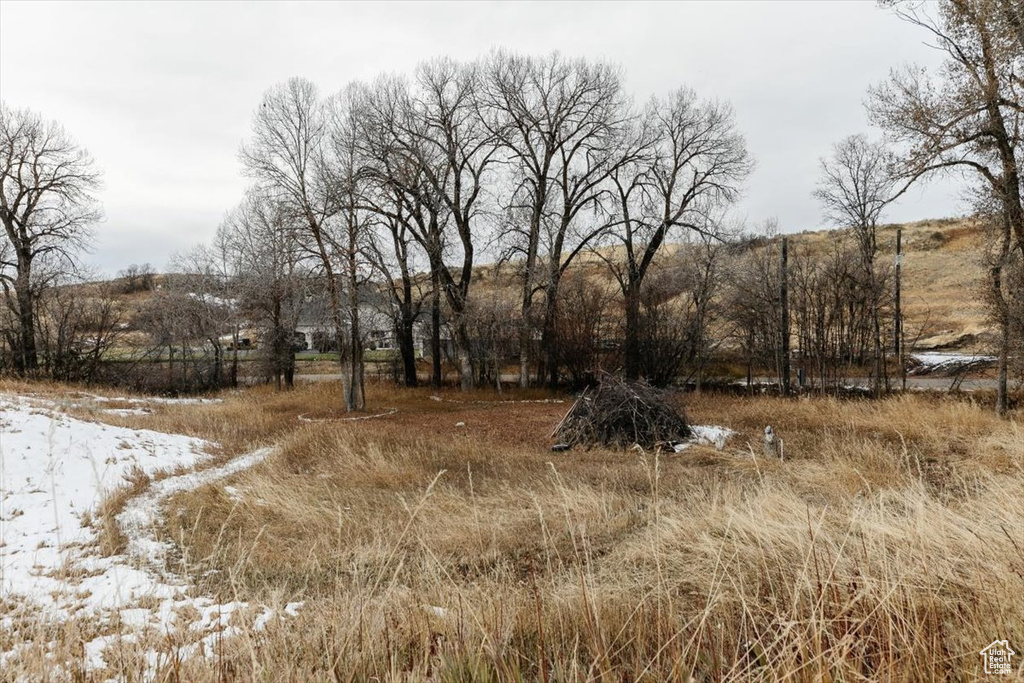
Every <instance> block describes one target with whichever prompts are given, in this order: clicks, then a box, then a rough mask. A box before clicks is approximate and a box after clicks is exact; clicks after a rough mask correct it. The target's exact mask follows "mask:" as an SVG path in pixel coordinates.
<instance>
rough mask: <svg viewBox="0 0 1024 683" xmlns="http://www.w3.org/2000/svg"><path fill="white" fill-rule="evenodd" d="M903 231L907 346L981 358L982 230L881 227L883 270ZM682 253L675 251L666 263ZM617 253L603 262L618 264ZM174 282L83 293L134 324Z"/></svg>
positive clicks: (160, 278) (491, 275) (986, 335)
mask: <svg viewBox="0 0 1024 683" xmlns="http://www.w3.org/2000/svg"><path fill="white" fill-rule="evenodd" d="M897 228H902V229H903V251H904V258H903V301H904V304H903V309H904V313H905V318H906V323H905V329H906V333H907V336H908V340H910V341H914V340H915V338H916V341H917V343H916V346H917V347H918V348H923V349H935V348H956V349H963V350H976V349H978V348H979V347H981V346H983V345H984V343H985V342H986V341H988V340H989V339H990V338H991V325H990V323H989V322H988V320H987V315H986V311H985V307H984V303H983V300H982V296H983V287H984V276H985V273H984V270H983V267H982V255H983V251H984V247H985V240H984V235H983V233H982V229H981V226H980V225H979V224H977V223H976V222H975V221H973V220H971V219H935V220H925V221H919V222H915V223H906V224H891V225H885V226H882V227H881V228H880V230H879V233H878V245H879V250H880V252H881V253H880V256H879V262H882V263H892V260H893V257H894V255H895V240H896V230H897ZM789 237H790V243H791V244H792V245H793V250H794V252H795V253H801V252H803V253H809V254H810V255H811V256H812V257H819V256H820V257H824V256H825V255H826V254H827V252H828V251H829V249H830V248H831V245H832V244H834V243H835V242H836V241H837V240H841V239H843V237H844V234H843V231H840V230H819V231H813V232H802V233H796V234H791V235H789ZM681 249H683V248H682V247H680V246H679V245H669V246H668V248H667V249H665V250H664V256H663V258H673V257H677V256H678V255H679V254H680V250H681ZM614 251H615V250H614V248H606V249H604V250H603V256H605V257H606V258H607V257H612V258H613V257H614ZM575 270H576V271H577V272H584V273H585V277H587V278H588V279H591V278H592V279H594V280H595V281H600V284H601V286H602V287H604V288H606V289H607V290H608V291H609V293H610V294H612V295H613V293H614V289H615V286H614V283H613V281H612V279H611V276H610V275H609V274H608V272H607V268H606V266H605V264H604V262H603V261H602V260H601V259H600V258H598V257H597V256H594V255H589V256H587V255H584V256H581V257H580V259H578V262H577V266H576V267H575ZM173 277H174V276H173V275H157V276H156V277H155V281H154V282H155V287H154V289H152V290H149V291H140V292H133V293H130V294H125V293H120V289H119V282H118V281H117V280H114V281H110V282H103V283H90V284H88V285H83V286H80V289H79V291H80V292H81V295H83V296H99V295H100V294H101V293H105V294H106V295H113V296H114V297H116V299H117V302H118V308H119V310H120V312H121V315H122V318H123V319H125V320H126V321H130V320H131V319H132V318H133V317H134V316H135V315H136V314H137V313H139V312H140V311H142V310H143V309H144V308H145V307H146V305H147V304H148V303H149V301H150V300H151V299H152V298H153V297H154V296H156V295H157V294H158V293H159V291H160V290H161V289H162V288H164V287H167V286H169V285H170V284H171V280H170V279H171V278H173ZM473 291H474V292H475V293H476V295H477V296H478V297H484V298H485V299H486V298H487V297H492V296H497V297H499V298H501V299H506V298H507V299H508V302H509V304H510V305H515V302H517V301H518V298H519V295H520V292H519V284H518V282H517V281H516V267H515V264H505V265H503V266H500V267H498V266H495V265H494V264H480V265H479V266H478V267H477V269H476V272H475V280H474V290H473Z"/></svg>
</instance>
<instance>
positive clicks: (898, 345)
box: [892, 228, 907, 391]
mask: <svg viewBox="0 0 1024 683" xmlns="http://www.w3.org/2000/svg"><path fill="white" fill-rule="evenodd" d="M902 268H903V228H896V277H895V284H894V286H895V288H896V291H895V292H894V293H893V301H894V307H893V309H894V311H893V325H892V339H893V347H894V348H893V350H894V351H895V352H896V362H897V363H899V364H900V382H901V389H902V390H903V391H906V390H907V365H906V363H904V362H903V306H902V291H901V284H902V283H901V282H900V278H901V277H902V275H901V270H902Z"/></svg>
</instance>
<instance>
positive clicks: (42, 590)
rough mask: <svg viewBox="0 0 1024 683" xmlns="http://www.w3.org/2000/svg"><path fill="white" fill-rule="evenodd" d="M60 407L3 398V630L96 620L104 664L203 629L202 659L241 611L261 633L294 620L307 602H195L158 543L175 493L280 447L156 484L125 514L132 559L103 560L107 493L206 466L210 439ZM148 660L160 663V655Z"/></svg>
mask: <svg viewBox="0 0 1024 683" xmlns="http://www.w3.org/2000/svg"><path fill="white" fill-rule="evenodd" d="M112 400H113V399H112ZM117 400H120V399H117ZM54 405H55V404H54V403H53V402H51V401H41V400H32V399H28V398H25V397H15V396H2V395H0V604H4V605H5V606H10V607H11V608H10V609H8V610H7V612H6V613H5V614H4V615H2V616H0V628H2V629H11V628H15V627H16V624H17V623H19V621H20V620H22V619H25V618H28V619H29V620H38V619H42V620H50V621H56V622H60V621H63V620H66V619H68V618H70V617H72V616H86V617H94V618H95V619H96V623H97V624H98V625H99V627H100V628H101V633H103V634H102V635H100V636H99V637H97V638H95V639H93V640H91V641H90V642H87V643H85V644H84V648H85V649H84V652H85V657H86V664H87V666H89V667H91V668H95V669H99V668H102V667H103V652H104V650H105V648H106V647H107V645H108V644H110V643H112V642H120V643H125V642H141V641H139V640H138V639H140V638H142V637H143V636H144V635H145V634H147V633H161V634H166V633H169V632H171V631H174V630H176V631H178V632H182V631H194V632H196V633H197V637H198V639H197V640H196V641H195V642H194V643H193V644H192V645H191V646H189V647H188V648H186V649H185V650H184V651H183V652H182V655H183V656H188V655H190V654H193V653H200V654H201V653H202V652H203V651H204V648H205V647H207V646H208V644H209V642H212V641H210V639H211V638H219V637H225V636H227V635H228V634H229V633H230V632H232V631H231V629H233V628H234V626H229V623H228V622H229V621H232V619H233V617H232V615H233V614H235V613H236V612H237V613H240V614H239V617H240V619H253V626H254V628H256V629H257V630H258V629H261V628H263V627H265V626H266V624H267V623H269V622H270V621H271V620H272V619H273V618H275V617H278V618H279V617H281V616H282V615H285V616H294V614H295V611H296V610H297V609H298V608H299V607H301V605H300V604H298V603H289V605H288V606H287V607H286V608H285V610H284V611H283V612H276V611H275V610H272V609H270V608H268V607H265V606H250V605H248V604H247V603H244V602H230V603H226V604H224V603H218V602H216V601H215V600H213V599H212V598H209V597H203V596H199V597H195V596H192V595H191V593H192V592H193V588H192V586H190V585H189V584H188V582H187V581H186V580H185V579H184V578H182V577H177V576H174V575H172V574H169V573H168V572H167V571H166V570H165V567H164V559H165V557H166V553H167V550H168V546H167V545H166V544H164V543H162V542H160V541H159V540H158V539H157V537H156V527H157V522H158V521H159V515H160V510H161V507H162V504H163V503H164V502H165V500H166V499H167V497H169V496H170V495H173V494H174V493H178V492H181V491H187V490H192V489H194V488H197V487H199V486H202V485H204V484H206V483H209V482H212V481H215V480H217V479H221V478H224V477H227V476H230V475H231V474H234V473H236V472H239V471H241V470H243V469H245V468H247V467H251V466H253V465H254V464H256V463H258V462H260V461H261V460H262V459H263V458H265V457H266V456H267V454H268V453H269V449H261V450H258V451H255V452H253V453H250V454H248V455H246V456H242V457H240V458H236V459H234V460H231V461H229V462H228V463H227V464H225V465H222V466H220V467H215V468H207V469H204V470H199V471H187V472H185V473H184V474H179V475H177V476H169V477H166V478H163V479H160V480H158V481H156V482H154V483H152V484H150V485H149V486H148V487H147V489H146V490H145V492H144V493H142V494H141V495H139V496H137V497H135V498H133V499H130V500H129V501H128V502H127V503H126V505H125V508H124V510H123V511H122V512H121V513H120V514H119V515H118V517H117V521H118V524H119V526H120V528H121V531H122V532H123V533H124V534H125V536H126V537H127V539H128V556H112V557H101V556H100V555H99V552H98V548H97V547H96V540H97V536H96V532H95V531H94V529H92V528H91V527H90V526H88V525H86V524H85V523H86V522H88V521H89V520H90V518H91V516H92V514H93V513H94V512H95V509H96V506H97V505H98V504H99V503H100V501H101V500H102V498H103V497H104V495H105V494H107V493H109V492H110V491H111V490H113V489H114V488H115V487H117V486H118V485H119V484H121V483H123V482H124V480H125V475H127V474H129V473H131V475H132V476H143V475H153V474H155V473H157V472H158V471H174V470H178V469H188V468H192V467H195V466H196V465H198V464H202V463H203V461H204V460H205V459H206V458H207V456H206V455H205V451H206V450H207V449H208V447H209V446H210V445H211V444H209V443H208V442H204V441H202V440H200V439H195V438H191V437H187V436H181V435H174V434H162V433H159V432H153V431H148V430H138V429H126V428H122V427H114V426H110V425H104V424H98V423H93V422H85V421H82V420H78V419H75V418H72V417H69V416H67V415H64V414H61V413H60V412H57V411H56V410H54V409H53V406H54ZM183 614H187V615H189V616H188V618H187V619H183V618H182V617H181V615H183ZM196 615H198V616H196ZM112 630H113V631H115V632H113V633H109V631H112ZM103 631H108V632H106V633H104V632H103ZM208 641H209V642H208ZM25 645H26V643H16V645H15V647H14V648H12V649H11V650H10V651H8V652H0V665H3V664H4V663H6V662H9V661H10V660H12V659H13V658H16V657H17V656H18V653H19V651H21V650H23V649H24V646H25ZM149 655H151V656H149ZM149 655H147V659H149V660H151V661H152V662H155V661H156V660H157V657H156V654H155V653H152V652H151V653H149ZM154 666H155V664H154Z"/></svg>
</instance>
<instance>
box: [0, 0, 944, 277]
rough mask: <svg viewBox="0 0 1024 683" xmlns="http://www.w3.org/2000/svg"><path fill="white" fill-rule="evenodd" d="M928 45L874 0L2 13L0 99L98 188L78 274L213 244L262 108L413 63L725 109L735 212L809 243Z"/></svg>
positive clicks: (917, 201) (929, 56) (34, 6)
mask: <svg viewBox="0 0 1024 683" xmlns="http://www.w3.org/2000/svg"><path fill="white" fill-rule="evenodd" d="M924 39H925V36H924V35H923V34H922V33H921V32H920V31H919V30H914V29H913V28H912V27H910V26H908V25H906V24H904V23H903V22H901V21H899V20H898V19H896V18H895V17H894V16H892V14H891V13H890V12H889V11H887V10H884V9H879V8H878V7H877V6H876V5H875V3H874V2H872V1H870V0H847V1H845V2H840V1H838V0H834V1H826V0H817V1H810V0H807V1H800V2H774V1H767V0H761V1H757V2H739V1H736V2H707V3H704V2H680V3H667V2H660V3H651V4H641V3H637V2H631V3H628V4H627V3H621V4H620V3H596V2H595V3H583V2H577V3H565V4H556V3H552V2H544V3H536V4H533V3H526V2H508V3H484V2H477V3H469V2H457V3H428V2H415V3H392V4H383V3H381V4H355V3H337V4H330V3H327V2H306V3H270V2H225V3H215V2H155V3H145V2H133V3H127V2H111V3H101V2H74V3H61V2H10V1H7V0H4V1H0V97H2V98H3V99H4V101H6V103H7V104H8V106H12V107H29V108H32V109H34V110H37V111H39V112H40V113H42V114H43V115H44V116H46V117H47V118H53V119H57V120H59V121H60V122H61V123H63V124H64V125H65V127H66V128H67V129H68V130H69V131H70V132H71V133H72V134H73V135H74V136H75V138H76V139H77V140H78V141H79V142H80V143H81V144H82V145H83V146H85V147H86V148H88V149H89V151H90V152H91V153H92V154H93V156H94V157H95V158H96V160H97V162H98V164H99V167H100V168H101V169H102V170H103V174H104V187H103V191H102V194H101V199H102V202H103V206H104V210H105V214H106V218H105V220H104V222H103V224H102V225H100V226H99V228H98V230H97V234H98V242H97V245H96V251H95V253H94V254H92V255H91V256H90V257H89V258H88V261H89V262H90V263H91V264H92V265H93V266H94V267H95V268H96V269H97V270H98V271H100V272H103V273H108V274H113V273H116V271H117V270H119V269H121V268H123V267H125V266H126V265H128V264H130V263H142V262H149V263H152V264H153V265H154V266H156V267H157V268H158V269H163V268H164V267H165V266H166V264H167V260H168V257H169V256H170V254H171V253H173V252H174V251H177V250H181V249H185V248H187V247H189V246H190V245H192V244H196V243H199V242H205V241H208V240H209V238H210V237H211V236H212V234H213V232H214V230H215V229H216V227H217V224H218V223H219V222H220V220H221V219H222V217H223V215H224V213H225V211H227V210H228V209H230V208H231V207H232V206H233V205H234V204H235V203H237V202H238V200H239V199H240V198H241V196H242V192H243V189H244V187H245V184H246V181H245V179H244V178H243V177H242V176H241V173H240V166H239V163H238V159H237V152H238V147H239V144H240V143H241V142H242V141H243V140H244V139H245V138H246V137H247V135H248V131H249V125H250V117H251V114H252V112H253V110H254V109H255V107H256V104H257V103H258V101H259V99H260V97H261V95H262V93H263V91H264V90H266V89H267V88H268V87H270V86H271V85H273V84H275V83H277V82H279V81H282V80H284V79H286V78H288V77H290V76H295V75H300V76H305V77H307V78H310V79H312V80H313V81H314V82H316V83H317V84H318V85H319V86H320V88H321V90H322V91H323V92H325V93H330V92H334V91H336V90H340V89H341V88H342V87H343V86H344V85H345V84H346V83H347V82H349V81H352V80H356V79H362V80H369V79H372V78H373V77H374V76H376V75H377V74H379V73H381V72H383V71H392V72H409V71H411V69H412V68H413V67H414V66H415V64H416V63H417V62H419V61H421V60H424V59H427V58H430V57H434V56H438V55H450V56H452V57H455V58H460V59H471V58H473V57H476V56H478V55H481V54H483V53H485V52H487V51H488V50H490V49H491V48H492V47H498V46H502V47H507V48H511V49H514V50H518V51H522V52H528V53H535V54H541V53H546V52H549V51H552V50H556V49H557V50H560V51H561V52H562V53H564V54H566V55H568V56H585V57H591V58H600V59H607V60H610V61H613V62H617V63H619V64H621V65H622V66H623V67H624V69H625V72H626V77H627V82H628V87H629V89H630V90H631V91H632V93H633V94H634V95H635V96H636V98H637V99H638V100H641V101H642V100H644V99H646V98H647V97H649V96H650V95H651V94H654V93H664V92H667V91H669V90H671V89H673V88H675V87H677V86H679V85H682V84H686V85H690V86H692V87H693V88H695V89H696V90H697V92H698V93H699V94H701V95H703V96H710V97H717V98H721V99H725V100H728V101H730V102H732V104H733V105H734V107H735V109H736V114H737V118H738V121H739V127H740V130H741V131H743V133H744V134H745V135H746V138H747V143H748V146H749V149H750V151H751V153H752V154H753V156H754V157H755V159H756V160H757V170H756V171H755V173H754V174H753V175H752V176H751V178H750V180H749V182H748V186H747V191H746V196H745V197H744V199H743V201H742V203H741V204H740V206H739V207H738V213H739V214H740V215H743V216H746V218H747V219H748V220H749V221H751V222H752V223H756V222H759V221H762V220H763V219H765V218H768V217H770V216H777V217H778V219H779V222H780V225H781V227H782V229H783V230H784V231H787V232H791V231H799V230H806V229H812V228H816V227H820V224H821V219H820V211H819V208H818V206H817V205H816V203H815V201H814V200H813V199H812V197H811V191H812V190H813V188H814V183H815V179H816V176H817V172H818V159H819V158H820V157H821V156H823V155H825V154H827V153H828V151H829V147H830V145H831V144H832V143H834V142H835V141H837V140H839V139H840V138H842V137H843V136H845V135H848V134H851V133H857V132H863V131H869V126H868V121H867V118H866V116H865V114H864V109H863V101H864V98H865V92H866V88H867V87H868V86H869V85H871V84H873V83H877V82H878V81H880V80H882V79H884V78H885V77H886V75H887V74H888V72H889V69H890V68H892V67H894V66H897V65H899V64H901V63H906V62H916V63H920V64H925V65H934V64H936V63H937V60H938V59H939V56H938V54H937V52H936V51H935V50H933V49H931V48H929V47H927V46H926V45H925V44H924V42H923V41H924ZM960 212H961V206H960V202H959V194H958V190H957V188H956V186H955V185H954V184H952V183H949V182H946V183H942V184H938V183H936V184H932V185H930V186H928V187H927V188H925V189H922V190H918V191H915V192H912V193H910V194H909V195H908V196H907V197H906V198H905V199H904V200H903V201H902V202H901V203H900V204H899V205H898V206H895V207H894V208H893V209H892V211H890V213H889V216H888V218H890V219H891V220H916V219H923V218H936V217H943V216H949V215H954V214H957V213H960Z"/></svg>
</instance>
